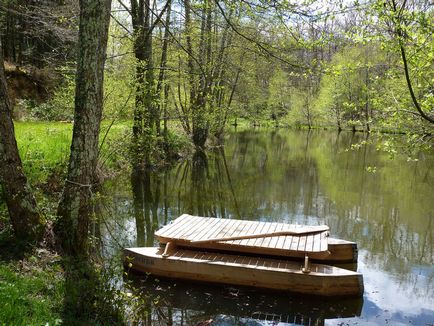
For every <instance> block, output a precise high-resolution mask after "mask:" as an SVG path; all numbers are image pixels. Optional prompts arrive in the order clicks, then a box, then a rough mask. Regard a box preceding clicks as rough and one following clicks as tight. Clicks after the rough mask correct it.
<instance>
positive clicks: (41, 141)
mask: <svg viewBox="0 0 434 326" xmlns="http://www.w3.org/2000/svg"><path fill="white" fill-rule="evenodd" d="M72 127H73V125H72V123H62V122H17V123H15V133H16V139H17V143H18V148H19V151H20V155H21V158H22V161H23V165H24V171H25V173H26V175H27V176H28V177H29V179H30V182H31V183H44V182H46V181H47V179H48V178H49V176H50V174H52V173H59V172H60V171H61V170H63V169H64V168H65V166H66V163H67V160H68V157H69V150H70V146H71V138H72ZM129 130H130V126H129V124H128V123H126V122H119V123H116V124H113V125H111V123H110V122H103V123H102V126H101V136H100V138H101V142H104V144H103V146H102V148H101V162H102V163H103V164H106V165H107V166H108V167H115V166H116V165H117V164H119V163H120V160H122V158H121V155H122V154H123V153H122V148H125V146H126V143H125V140H126V138H128V136H127V135H128V132H129ZM106 133H107V136H105V135H106Z"/></svg>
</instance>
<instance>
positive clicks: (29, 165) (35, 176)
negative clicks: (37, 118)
mask: <svg viewBox="0 0 434 326" xmlns="http://www.w3.org/2000/svg"><path fill="white" fill-rule="evenodd" d="M15 135H16V139H17V143H18V149H19V151H20V155H21V160H22V161H23V166H24V172H25V173H26V175H27V176H28V177H29V178H30V179H31V180H32V181H37V182H44V181H45V180H46V178H47V176H48V174H49V173H50V172H51V171H53V170H54V169H56V168H61V165H64V164H65V162H66V161H67V159H68V155H69V148H70V145H71V136H72V124H69V123H56V122H18V123H15Z"/></svg>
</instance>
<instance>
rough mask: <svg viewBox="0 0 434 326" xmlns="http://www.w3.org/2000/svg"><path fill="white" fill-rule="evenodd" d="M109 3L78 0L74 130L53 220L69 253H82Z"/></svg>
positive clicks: (85, 244) (100, 104)
mask: <svg viewBox="0 0 434 326" xmlns="http://www.w3.org/2000/svg"><path fill="white" fill-rule="evenodd" d="M110 7H111V0H80V28H79V40H78V58H77V75H76V89H75V114H74V130H73V136H72V144H71V156H70V159H69V166H68V176H67V180H66V183H65V188H64V191H63V194H62V199H61V201H60V204H59V208H58V215H59V222H58V225H57V232H58V235H60V240H61V243H62V247H63V249H64V251H65V252H66V253H67V254H70V255H72V256H75V257H79V256H87V255H88V233H89V224H90V220H91V217H92V189H93V185H94V184H95V183H96V181H97V176H96V166H97V159H98V139H99V131H100V123H101V115H102V108H103V80H104V63H105V59H106V49H107V38H108V27H109V22H110Z"/></svg>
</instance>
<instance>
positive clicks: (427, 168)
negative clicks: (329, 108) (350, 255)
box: [103, 130, 434, 325]
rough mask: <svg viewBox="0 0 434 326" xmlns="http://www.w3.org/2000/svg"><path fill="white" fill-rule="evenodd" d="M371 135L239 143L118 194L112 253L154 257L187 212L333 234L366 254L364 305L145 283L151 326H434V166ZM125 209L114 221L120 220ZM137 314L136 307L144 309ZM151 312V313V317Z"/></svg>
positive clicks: (274, 136) (253, 135)
mask: <svg viewBox="0 0 434 326" xmlns="http://www.w3.org/2000/svg"><path fill="white" fill-rule="evenodd" d="M363 137H365V136H364V135H352V134H349V133H341V134H340V135H337V134H336V133H333V132H321V131H315V132H310V133H309V132H303V131H287V130H281V131H277V132H271V131H256V132H253V131H248V132H238V133H231V134H230V135H228V136H227V139H226V143H225V146H224V147H221V148H218V149H216V150H214V151H213V152H210V153H207V156H204V155H199V154H198V155H195V157H193V159H191V160H189V161H184V162H182V163H180V164H179V165H177V166H176V167H174V168H173V169H171V170H170V171H167V172H165V173H159V174H153V173H149V174H143V173H142V174H139V173H133V174H132V175H129V176H123V177H119V178H118V179H116V180H114V181H112V182H110V183H109V184H107V187H106V190H107V191H106V196H107V194H110V196H109V200H108V203H107V206H110V215H111V216H112V217H111V218H107V219H106V220H105V222H104V229H105V232H103V234H104V237H105V240H106V241H105V243H106V249H107V252H109V253H113V252H116V251H119V246H123V245H125V246H128V245H129V246H152V245H154V244H155V242H154V238H153V233H154V231H155V230H156V229H158V228H160V227H161V226H163V225H165V224H167V223H169V222H170V221H171V220H172V219H175V218H176V217H178V216H179V215H181V214H182V213H189V214H194V215H201V216H219V217H223V218H237V219H241V218H242V219H250V220H263V221H275V222H288V223H299V224H313V225H315V224H328V225H329V226H330V228H331V235H332V236H334V237H339V238H344V239H348V240H353V241H356V242H357V243H358V246H359V263H358V266H350V267H353V268H354V267H355V268H357V269H358V270H359V271H360V272H362V273H363V275H364V284H365V294H364V296H363V299H356V300H348V299H345V300H342V299H341V300H331V299H317V298H310V297H299V296H294V295H290V294H276V293H266V292H262V291H255V290H250V289H239V288H235V287H228V286H205V285H194V284H186V283H182V282H170V281H158V280H157V281H154V280H153V279H152V278H148V279H146V277H133V285H134V288H135V289H134V290H132V289H130V290H129V291H133V293H134V295H138V296H140V297H141V298H142V300H143V302H144V303H145V304H144V305H143V307H142V308H141V309H133V308H131V309H132V311H134V313H132V315H133V316H134V317H132V318H135V319H136V320H141V321H142V324H145V325H198V324H200V323H201V322H206V321H210V320H213V322H212V325H277V324H279V325H286V324H290V325H293V324H296V325H298V324H301V325H322V324H326V325H347V324H349V325H384V324H391V325H433V324H434V266H433V262H434V172H433V167H434V158H433V157H432V156H431V157H427V156H424V155H420V157H418V160H417V161H407V158H406V157H396V158H395V159H394V160H391V159H389V157H388V156H387V155H386V154H384V153H382V152H380V151H377V150H376V144H375V142H374V144H370V145H367V146H362V147H361V148H360V149H358V150H351V145H352V144H357V143H359V142H360V141H363V140H364V138H363ZM113 210H114V211H113ZM132 306H133V303H132ZM146 311H147V312H149V313H148V315H146Z"/></svg>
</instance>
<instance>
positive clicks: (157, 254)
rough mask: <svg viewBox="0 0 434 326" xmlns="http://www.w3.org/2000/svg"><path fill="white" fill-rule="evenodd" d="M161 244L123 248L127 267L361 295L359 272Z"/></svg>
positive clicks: (178, 275)
mask: <svg viewBox="0 0 434 326" xmlns="http://www.w3.org/2000/svg"><path fill="white" fill-rule="evenodd" d="M163 250H164V249H163V248H154V247H144V248H127V249H125V250H124V262H125V265H126V266H128V268H132V269H134V270H137V271H141V272H146V273H151V274H154V275H157V276H163V277H170V278H178V279H187V280H194V281H202V282H213V283H225V284H233V285H245V286H253V287H259V288H267V289H274V290H281V291H290V292H294V293H302V294H311V295H312V294H313V295H320V296H361V295H362V294H363V276H362V275H361V274H360V273H357V272H353V271H348V270H345V269H342V268H338V267H334V266H327V265H321V264H310V272H309V273H304V272H302V268H301V267H302V266H301V265H302V264H301V263H300V262H296V261H288V260H283V259H271V258H263V257H251V256H245V255H235V254H222V253H211V252H205V251H199V250H187V249H179V248H177V249H174V251H173V252H172V253H171V254H170V256H168V257H167V258H164V257H163V256H162V254H163Z"/></svg>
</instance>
